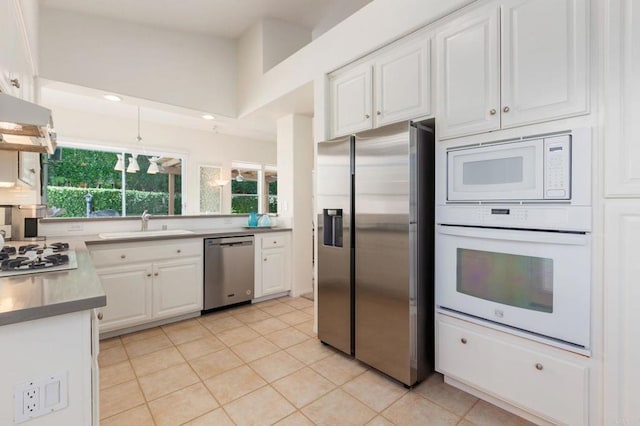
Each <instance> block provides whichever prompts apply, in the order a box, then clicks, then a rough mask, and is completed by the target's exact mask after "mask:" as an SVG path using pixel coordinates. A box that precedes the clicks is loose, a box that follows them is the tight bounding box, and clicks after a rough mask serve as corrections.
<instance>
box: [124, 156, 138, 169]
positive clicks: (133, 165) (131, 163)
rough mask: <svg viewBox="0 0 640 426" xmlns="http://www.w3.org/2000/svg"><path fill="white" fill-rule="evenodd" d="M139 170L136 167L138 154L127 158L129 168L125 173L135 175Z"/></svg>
mask: <svg viewBox="0 0 640 426" xmlns="http://www.w3.org/2000/svg"><path fill="white" fill-rule="evenodd" d="M139 170H140V166H139V165H138V154H131V157H130V158H129V166H128V167H127V173H137V172H138V171H139Z"/></svg>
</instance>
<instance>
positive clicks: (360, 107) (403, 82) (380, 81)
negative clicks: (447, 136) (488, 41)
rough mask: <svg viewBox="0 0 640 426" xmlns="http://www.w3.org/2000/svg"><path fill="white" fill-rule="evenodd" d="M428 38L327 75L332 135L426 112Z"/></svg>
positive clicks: (405, 42)
mask: <svg viewBox="0 0 640 426" xmlns="http://www.w3.org/2000/svg"><path fill="white" fill-rule="evenodd" d="M430 66H431V40H430V39H429V38H428V37H427V36H425V35H424V34H419V35H418V36H413V37H410V38H409V39H407V40H401V41H400V42H398V43H396V44H394V45H392V46H389V47H387V48H386V49H384V51H382V52H381V53H380V54H378V55H376V56H375V57H372V58H371V59H369V60H367V61H366V62H363V63H361V64H359V65H357V66H355V67H353V68H350V69H348V70H345V71H337V72H335V73H333V74H331V75H330V76H329V91H330V102H329V108H330V111H329V116H330V122H331V125H330V128H331V137H336V136H342V135H348V134H351V133H356V132H359V131H362V130H368V129H372V128H374V127H379V126H383V125H385V124H389V123H394V122H398V121H402V120H409V119H412V118H417V117H422V116H426V115H430V114H431V70H430Z"/></svg>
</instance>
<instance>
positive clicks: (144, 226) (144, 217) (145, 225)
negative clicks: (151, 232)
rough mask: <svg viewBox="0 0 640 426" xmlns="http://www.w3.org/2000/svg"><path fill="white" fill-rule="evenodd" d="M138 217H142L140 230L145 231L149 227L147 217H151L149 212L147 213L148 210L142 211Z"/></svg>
mask: <svg viewBox="0 0 640 426" xmlns="http://www.w3.org/2000/svg"><path fill="white" fill-rule="evenodd" d="M140 219H142V228H141V231H147V230H148V229H149V219H151V213H149V210H145V211H143V212H142V216H140Z"/></svg>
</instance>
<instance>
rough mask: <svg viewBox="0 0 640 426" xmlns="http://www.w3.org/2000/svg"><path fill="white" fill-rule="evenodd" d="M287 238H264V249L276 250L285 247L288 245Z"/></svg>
mask: <svg viewBox="0 0 640 426" xmlns="http://www.w3.org/2000/svg"><path fill="white" fill-rule="evenodd" d="M287 239H288V238H287V236H286V235H273V236H272V235H269V236H266V237H262V248H263V249H268V248H276V247H284V246H285V245H286V244H287Z"/></svg>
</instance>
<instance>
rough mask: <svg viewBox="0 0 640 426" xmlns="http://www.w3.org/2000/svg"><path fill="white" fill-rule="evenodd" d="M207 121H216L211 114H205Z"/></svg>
mask: <svg viewBox="0 0 640 426" xmlns="http://www.w3.org/2000/svg"><path fill="white" fill-rule="evenodd" d="M202 118H204V119H205V120H215V117H214V116H213V115H211V114H205V115H203V116H202Z"/></svg>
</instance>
